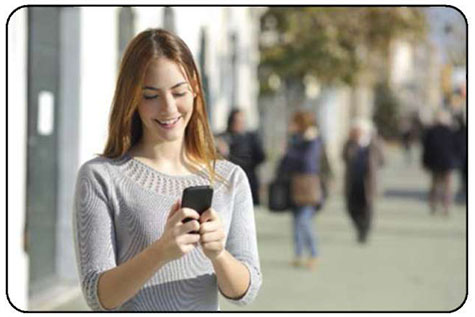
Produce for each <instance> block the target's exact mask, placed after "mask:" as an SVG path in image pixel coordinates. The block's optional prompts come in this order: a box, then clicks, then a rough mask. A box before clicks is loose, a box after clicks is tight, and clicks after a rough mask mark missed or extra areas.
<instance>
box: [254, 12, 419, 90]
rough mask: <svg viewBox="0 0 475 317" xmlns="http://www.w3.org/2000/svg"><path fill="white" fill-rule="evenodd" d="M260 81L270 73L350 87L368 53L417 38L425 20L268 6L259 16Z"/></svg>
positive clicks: (403, 14) (389, 14) (383, 52)
mask: <svg viewBox="0 0 475 317" xmlns="http://www.w3.org/2000/svg"><path fill="white" fill-rule="evenodd" d="M261 30H262V33H261V63H260V79H261V82H262V83H263V85H261V86H262V87H263V89H264V90H265V89H269V87H268V86H267V83H266V80H267V79H268V77H269V76H270V74H273V73H274V74H277V75H278V76H279V77H281V78H287V79H289V78H290V79H291V80H302V79H303V77H304V76H305V75H313V76H314V77H316V78H317V79H318V80H319V81H321V82H323V83H334V82H344V83H347V84H352V83H353V82H354V81H355V78H356V75H357V74H358V72H359V71H360V70H361V69H362V68H366V67H368V66H372V65H371V59H370V58H369V57H370V56H371V55H378V54H379V55H380V56H385V55H386V54H387V50H388V48H389V43H390V40H391V39H393V38H395V37H406V38H409V39H420V38H421V37H422V35H423V34H424V31H425V18H424V15H423V13H422V12H421V11H420V10H419V9H416V8H407V7H271V8H269V9H268V11H266V13H265V14H264V15H263V16H262V18H261Z"/></svg>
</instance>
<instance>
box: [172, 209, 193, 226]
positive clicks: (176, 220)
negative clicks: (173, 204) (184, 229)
mask: <svg viewBox="0 0 475 317" xmlns="http://www.w3.org/2000/svg"><path fill="white" fill-rule="evenodd" d="M188 218H191V219H194V220H198V219H199V218H200V214H199V213H197V212H196V210H193V209H190V208H180V209H179V210H178V211H177V212H176V213H175V214H174V215H173V216H172V217H171V218H170V222H171V223H173V224H174V225H180V224H181V223H183V222H184V220H185V219H188Z"/></svg>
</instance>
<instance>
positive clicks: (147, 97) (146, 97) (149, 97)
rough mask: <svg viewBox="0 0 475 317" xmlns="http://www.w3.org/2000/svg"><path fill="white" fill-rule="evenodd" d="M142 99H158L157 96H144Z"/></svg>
mask: <svg viewBox="0 0 475 317" xmlns="http://www.w3.org/2000/svg"><path fill="white" fill-rule="evenodd" d="M143 97H144V99H155V98H157V97H158V95H153V96H147V95H144V96H143Z"/></svg>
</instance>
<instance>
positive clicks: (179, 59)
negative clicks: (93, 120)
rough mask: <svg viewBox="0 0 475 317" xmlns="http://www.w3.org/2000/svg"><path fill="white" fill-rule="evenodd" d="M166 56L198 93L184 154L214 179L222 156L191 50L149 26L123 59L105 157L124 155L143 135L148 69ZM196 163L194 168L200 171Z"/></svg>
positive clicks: (180, 40)
mask: <svg viewBox="0 0 475 317" xmlns="http://www.w3.org/2000/svg"><path fill="white" fill-rule="evenodd" d="M161 57H164V58H167V59H169V60H171V61H173V62H175V63H176V64H177V65H179V66H182V67H183V69H184V70H185V73H186V77H187V79H188V81H189V83H190V85H191V87H192V90H193V93H194V94H195V95H196V97H195V98H194V101H193V113H192V115H191V118H190V121H189V122H188V125H187V127H186V128H185V141H184V142H185V153H186V155H187V157H188V158H189V159H190V161H191V162H192V163H193V164H195V165H196V166H198V165H199V164H200V163H201V164H205V166H206V169H207V170H208V173H209V176H210V178H211V182H213V181H214V179H215V177H216V173H215V170H214V165H215V163H216V160H217V159H218V158H219V157H218V154H217V152H216V148H215V145H214V139H213V134H212V133H211V129H210V126H209V123H208V119H207V117H208V116H207V112H206V105H205V100H204V95H203V88H202V85H201V79H200V76H199V73H198V69H197V67H196V64H195V62H194V60H193V56H192V54H191V51H190V49H189V48H188V46H187V45H186V44H185V42H184V41H183V40H182V39H180V38H179V37H178V36H176V35H175V34H173V33H171V32H168V31H166V30H163V29H147V30H145V31H143V32H141V33H139V34H138V35H136V36H135V37H134V38H133V39H132V40H131V41H130V43H129V44H128V45H127V48H126V50H125V53H124V56H123V58H122V61H121V64H120V70H119V76H118V79H117V84H116V87H115V93H114V99H113V102H112V110H111V113H110V119H109V135H108V138H107V143H106V146H105V149H104V152H103V153H102V156H104V157H108V158H117V157H120V156H122V155H123V154H125V153H126V152H127V151H128V150H129V149H130V148H131V147H132V146H134V145H135V144H137V142H138V141H139V140H140V138H141V137H142V122H141V120H140V117H139V114H138V110H137V109H138V105H139V104H140V102H141V101H142V98H143V96H142V87H143V81H144V77H145V72H146V71H147V68H148V66H149V65H150V63H151V62H152V61H153V60H156V59H158V58H161ZM196 166H194V167H193V168H194V169H196V170H197V168H196Z"/></svg>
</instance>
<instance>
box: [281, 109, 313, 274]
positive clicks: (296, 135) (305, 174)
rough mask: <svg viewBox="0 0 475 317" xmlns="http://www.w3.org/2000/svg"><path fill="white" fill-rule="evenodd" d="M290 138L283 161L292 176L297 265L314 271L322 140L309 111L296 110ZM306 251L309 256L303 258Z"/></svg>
mask: <svg viewBox="0 0 475 317" xmlns="http://www.w3.org/2000/svg"><path fill="white" fill-rule="evenodd" d="M289 132H290V138H289V142H288V146H287V150H286V153H285V155H284V158H283V162H282V164H281V166H282V168H283V169H284V170H283V171H282V172H284V173H289V175H290V183H291V184H290V196H291V200H292V205H293V208H292V212H293V233H294V253H295V258H294V260H293V262H292V264H293V265H294V266H302V265H305V266H306V267H307V268H309V269H311V270H313V269H315V268H316V264H317V258H318V255H319V254H318V247H317V234H316V230H315V225H314V223H313V219H314V216H315V213H316V209H317V207H318V206H319V205H320V204H321V202H322V188H321V183H320V175H319V174H320V159H321V153H322V139H321V137H320V136H319V132H318V129H317V126H316V123H315V115H314V114H313V113H312V112H310V111H297V112H296V113H294V115H293V117H292V119H291V122H290V125H289ZM304 251H308V253H309V258H308V259H307V261H305V260H304V258H303V257H304Z"/></svg>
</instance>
